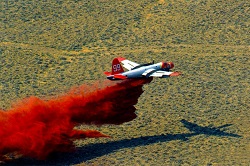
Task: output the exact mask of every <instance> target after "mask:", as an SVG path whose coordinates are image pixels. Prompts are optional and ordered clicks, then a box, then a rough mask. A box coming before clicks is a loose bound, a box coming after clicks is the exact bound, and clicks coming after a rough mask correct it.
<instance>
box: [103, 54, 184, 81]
mask: <svg viewBox="0 0 250 166" xmlns="http://www.w3.org/2000/svg"><path fill="white" fill-rule="evenodd" d="M121 63H122V65H123V67H124V68H126V69H127V70H128V71H124V70H123V67H122V66H121ZM173 67H174V64H173V62H159V63H156V64H154V62H152V63H146V64H138V63H135V62H132V61H129V60H127V59H125V58H122V57H118V58H115V59H113V62H112V71H111V72H104V74H105V75H106V76H107V78H108V79H109V80H124V79H131V78H143V77H144V78H148V77H160V78H166V77H171V76H178V75H180V72H171V71H170V69H172V68H173Z"/></svg>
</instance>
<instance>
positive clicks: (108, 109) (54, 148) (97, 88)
mask: <svg viewBox="0 0 250 166" xmlns="http://www.w3.org/2000/svg"><path fill="white" fill-rule="evenodd" d="M151 81H152V79H135V80H125V81H118V82H116V81H114V82H113V81H112V82H111V81H109V82H106V81H104V82H103V83H99V84H97V83H96V85H91V86H89V85H82V86H80V87H76V88H73V89H72V90H71V91H70V92H69V93H67V94H65V95H63V96H60V97H57V98H52V99H50V100H42V99H40V98H37V97H29V98H27V99H24V100H22V101H21V102H18V103H17V104H15V105H14V106H13V108H11V109H10V110H7V111H1V110H0V161H1V158H4V157H6V156H8V155H9V154H17V155H21V156H26V157H32V158H36V159H41V160H42V159H46V158H47V157H48V156H49V155H50V154H51V153H54V152H67V151H71V150H73V149H74V147H75V146H74V143H73V141H74V140H75V139H83V138H98V137H109V136H107V135H104V134H102V133H100V132H98V131H94V130H85V131H81V130H76V129H74V127H75V126H77V125H80V124H96V125H102V124H122V123H124V122H128V121H131V120H133V119H134V118H136V114H135V110H136V109H135V107H134V105H135V104H136V103H137V101H138V98H139V97H140V95H141V94H142V93H143V90H142V86H143V84H146V83H149V82H151Z"/></svg>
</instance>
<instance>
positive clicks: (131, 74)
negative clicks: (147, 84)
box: [121, 62, 162, 78]
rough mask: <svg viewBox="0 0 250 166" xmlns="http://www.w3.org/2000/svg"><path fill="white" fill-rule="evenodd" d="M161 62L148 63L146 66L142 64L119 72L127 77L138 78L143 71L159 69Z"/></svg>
mask: <svg viewBox="0 0 250 166" xmlns="http://www.w3.org/2000/svg"><path fill="white" fill-rule="evenodd" d="M161 66H162V62H160V63H156V64H152V65H148V66H142V67H139V68H136V69H133V70H130V71H126V72H123V73H121V74H122V75H123V76H126V77H127V78H138V77H143V75H142V74H143V73H144V72H145V71H146V70H148V69H153V70H155V71H157V70H161V68H162V67H161Z"/></svg>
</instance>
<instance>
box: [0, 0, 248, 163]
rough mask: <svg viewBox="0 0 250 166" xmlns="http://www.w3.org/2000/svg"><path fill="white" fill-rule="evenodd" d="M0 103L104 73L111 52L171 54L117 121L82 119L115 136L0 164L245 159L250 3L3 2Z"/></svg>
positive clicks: (136, 56) (148, 57)
mask: <svg viewBox="0 0 250 166" xmlns="http://www.w3.org/2000/svg"><path fill="white" fill-rule="evenodd" d="M1 5H2V7H3V10H1V12H0V14H1V16H0V18H1V24H0V96H1V97H0V99H1V100H0V108H1V109H2V110H5V111H8V110H9V109H10V108H11V107H12V104H13V103H15V102H16V101H18V100H21V99H24V98H26V97H29V96H32V95H34V96H37V97H40V98H43V99H48V98H50V97H55V96H57V95H60V94H63V93H67V91H68V90H69V89H71V87H75V86H79V85H82V84H92V83H94V82H96V81H100V80H105V79H106V77H105V75H104V74H103V72H104V71H110V70H111V61H112V59H113V58H115V57H117V56H122V57H125V58H127V59H129V60H131V61H135V62H137V63H147V62H151V61H152V60H154V61H155V62H161V61H173V62H174V64H175V68H174V70H175V71H180V72H181V73H182V75H181V76H179V77H171V78H167V79H160V78H154V79H153V81H152V82H151V83H150V84H146V85H144V87H143V90H144V93H143V94H142V95H141V96H140V98H139V100H138V103H137V104H136V105H135V107H136V109H137V110H136V114H137V118H136V119H134V120H132V121H130V122H126V123H124V124H121V125H103V126H95V125H85V124H82V125H79V126H77V128H78V129H96V130H98V131H100V132H102V133H104V134H107V135H110V136H111V138H98V139H81V140H77V141H75V145H76V147H77V148H76V151H74V152H67V153H60V154H59V153H58V154H54V155H53V156H51V157H50V158H48V159H47V160H42V161H40V160H36V159H32V158H26V157H20V158H17V159H13V160H10V161H8V162H6V163H5V165H16V164H20V165H249V163H250V131H249V129H250V111H249V110H250V104H249V97H250V88H249V87H250V77H249V75H250V72H249V71H250V70H249V66H250V60H249V57H250V53H249V52H250V40H249V39H250V34H249V25H250V17H249V6H250V3H249V2H247V1H243V0H242V1H233V0H229V1H225V2H223V1H203V0H199V1H184V0H178V1H170V0H165V1H164V0H159V1H156V0H150V1H146V0H144V1H135V2H130V1H127V0H125V1H113V0H110V1H108V0H94V1H77V0H76V1H51V2H50V1H22V2H20V1H12V0H11V1H2V2H1Z"/></svg>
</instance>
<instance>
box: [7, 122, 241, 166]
mask: <svg viewBox="0 0 250 166" xmlns="http://www.w3.org/2000/svg"><path fill="white" fill-rule="evenodd" d="M180 122H181V123H182V124H183V125H184V126H185V127H186V128H188V129H189V130H190V131H191V133H182V134H162V135H157V136H143V137H138V138H132V139H123V140H119V141H111V142H107V143H96V144H89V145H86V146H83V147H80V148H77V149H76V151H75V152H71V153H60V154H59V153H57V154H55V155H53V157H51V158H50V159H48V160H46V161H37V160H34V159H28V158H20V159H17V160H13V161H11V162H9V163H6V164H7V165H16V164H18V165H72V164H79V163H82V162H87V161H89V160H91V159H94V158H97V157H101V156H103V155H107V154H110V153H113V152H115V151H117V150H120V149H123V148H133V147H137V146H146V145H150V144H154V143H160V142H169V141H173V140H182V141H187V140H188V139H189V138H190V137H193V136H197V135H200V134H204V135H208V136H218V137H236V138H239V137H241V136H240V135H237V134H233V133H228V132H225V131H223V130H221V129H223V128H225V127H228V126H231V125H232V124H225V125H222V126H219V127H202V126H199V125H198V124H195V123H192V122H188V121H186V120H184V119H182V120H181V121H180Z"/></svg>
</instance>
